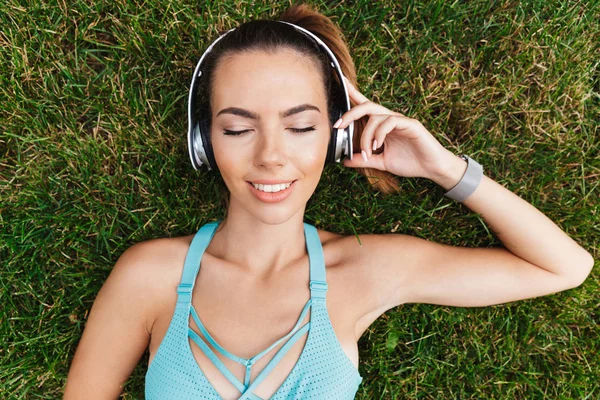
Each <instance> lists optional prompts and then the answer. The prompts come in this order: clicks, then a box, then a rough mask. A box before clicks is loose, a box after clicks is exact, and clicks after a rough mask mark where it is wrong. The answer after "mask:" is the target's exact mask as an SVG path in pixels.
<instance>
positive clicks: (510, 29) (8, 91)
mask: <svg viewBox="0 0 600 400" xmlns="http://www.w3.org/2000/svg"><path fill="white" fill-rule="evenodd" d="M210 3H211V4H210V5H208V4H206V3H205V2H202V1H197V2H176V1H155V0H149V1H145V2H140V1H137V0H136V1H71V2H65V1H30V2H24V1H22V2H17V1H13V0H7V1H6V0H5V1H3V2H2V3H0V264H1V265H0V296H1V297H0V304H1V310H0V337H1V338H2V340H1V343H0V365H1V368H0V398H26V399H35V398H43V399H48V398H59V397H61V395H62V389H63V386H64V384H65V380H66V376H67V373H68V368H69V365H70V362H71V359H72V357H73V354H74V352H75V349H76V346H77V343H78V341H79V339H80V337H81V333H82V331H83V328H84V324H85V320H86V316H87V313H88V311H89V309H90V307H91V305H92V302H93V300H94V298H95V295H96V293H97V292H98V290H99V289H100V287H101V285H102V284H103V282H104V281H105V279H106V277H107V276H108V274H109V273H110V271H111V268H112V266H113V265H114V263H115V261H116V260H117V258H118V257H119V256H120V255H121V254H122V253H123V251H124V250H125V249H127V248H128V247H129V246H131V245H132V244H134V243H137V242H140V241H143V240H147V239H151V238H157V237H167V236H181V235H187V234H190V233H193V232H195V230H197V229H198V228H199V227H200V226H201V225H202V224H203V223H205V222H208V221H210V220H213V219H216V218H221V217H222V216H223V213H224V210H223V208H222V205H221V198H220V188H219V185H218V179H217V178H216V177H215V176H214V175H213V174H209V173H206V172H204V171H194V170H193V169H192V167H191V166H190V164H189V157H188V153H187V143H186V132H187V115H186V112H187V110H186V106H187V94H188V87H189V82H190V78H191V74H192V71H193V68H194V66H195V64H196V62H197V61H198V58H199V57H200V55H201V54H202V51H203V50H204V48H205V47H206V46H207V45H208V44H209V41H210V40H212V39H214V38H215V37H216V36H217V34H218V32H220V31H223V30H224V29H227V28H231V27H234V26H236V25H237V24H239V23H241V22H244V21H247V20H248V19H254V18H275V17H276V16H277V15H278V14H279V13H280V12H281V11H282V10H283V9H285V8H286V7H287V5H288V3H287V2H276V3H268V2H255V1H236V2H210ZM213 3H214V4H213ZM309 3H310V4H313V5H315V6H316V8H317V9H318V10H320V11H321V12H323V13H324V14H326V15H328V16H329V17H331V18H332V20H333V21H334V22H335V23H336V24H338V25H339V26H340V27H341V29H342V30H343V32H345V34H346V35H347V36H346V37H347V41H348V44H349V47H350V51H351V54H352V55H353V58H354V61H355V63H356V66H357V71H358V82H359V88H360V90H361V91H362V92H363V93H364V94H365V95H366V96H367V97H369V98H371V99H373V100H374V101H376V102H379V103H381V104H383V105H384V106H386V107H388V108H390V109H393V110H395V111H398V112H401V113H403V114H405V115H407V116H410V117H413V118H417V119H419V120H420V121H421V122H422V123H423V124H424V125H425V126H426V127H427V128H428V129H429V130H430V131H431V132H432V133H433V134H434V135H435V136H436V137H437V138H438V140H439V141H440V142H441V143H442V144H443V145H444V146H446V147H447V148H449V149H450V150H451V151H453V152H455V153H457V154H458V153H466V154H469V155H471V157H473V158H474V159H476V160H478V161H479V162H480V163H481V164H482V165H483V166H484V170H485V173H486V174H487V175H488V176H489V177H491V178H492V179H494V180H496V181H497V182H499V183H500V184H502V185H503V186H505V187H506V188H508V189H510V190H512V191H513V192H514V193H516V194H517V195H519V196H521V197H522V198H524V199H526V200H527V201H529V202H530V203H532V204H533V205H534V206H536V207H537V208H538V209H540V210H541V211H542V212H544V213H545V214H546V215H548V217H550V218H551V219H552V220H553V221H555V222H556V223H557V224H558V225H559V226H560V227H561V228H562V229H564V230H565V231H566V232H567V233H568V234H569V235H570V236H571V237H573V238H574V239H575V240H576V241H577V242H578V243H580V244H581V245H582V246H583V247H584V248H586V249H587V250H588V251H590V252H591V253H592V255H593V256H594V258H595V259H598V256H599V237H600V235H599V231H600V222H599V219H600V212H599V205H600V202H599V200H598V199H599V197H600V196H599V195H598V193H599V190H598V185H599V176H600V157H599V156H600V155H599V152H600V150H599V148H600V138H599V135H598V123H599V121H600V95H599V92H600V83H599V82H600V74H599V59H600V57H599V56H600V51H599V47H598V46H599V45H598V43H599V42H600V39H599V38H600V26H599V22H598V21H600V10H599V4H598V1H582V2H576V1H523V2H516V1H501V2H497V1H482V0H477V1H468V2H458V1H457V2H446V1H429V2H426V1H390V0H386V1H355V2H341V1H338V2H333V1H327V2H324V1H313V2H309ZM400 184H401V191H400V192H399V193H398V194H394V195H388V196H385V195H382V194H381V193H378V192H375V191H373V190H372V189H370V188H369V186H368V184H367V182H366V179H365V178H364V177H362V176H360V175H358V174H357V173H356V171H354V170H349V169H345V168H343V166H341V165H333V166H328V167H327V168H326V171H325V173H324V175H323V178H322V180H321V183H320V184H319V186H318V188H317V191H316V193H315V195H314V196H313V198H312V199H311V201H310V202H309V204H308V207H307V212H306V220H307V222H310V223H313V224H315V225H317V226H318V227H320V228H323V229H327V230H331V231H333V232H336V233H340V234H354V233H391V232H396V233H405V234H410V235H415V236H418V237H422V238H427V239H429V240H433V241H436V242H441V243H445V244H451V245H458V246H469V247H476V246H484V247H494V246H500V245H501V244H500V243H499V241H498V240H497V239H496V238H495V237H494V235H493V234H492V233H491V232H490V231H489V230H488V229H487V228H486V226H485V225H484V223H483V220H482V219H481V217H480V216H478V215H477V214H474V213H471V212H470V211H469V210H468V209H467V208H466V207H464V206H462V205H460V204H456V203H454V202H452V201H450V200H449V199H447V198H445V197H443V196H442V194H443V191H442V190H441V188H438V187H436V185H435V184H434V183H433V182H431V181H428V180H425V179H406V178H401V179H400ZM599 277H600V274H598V271H597V268H596V269H595V270H593V271H592V274H591V275H590V277H589V278H588V279H587V280H586V281H585V282H584V284H583V285H581V286H579V287H577V288H575V289H572V290H568V291H565V292H561V293H558V294H554V295H550V296H546V297H542V298H537V299H531V300H526V301H520V302H515V303H508V304H504V305H498V306H492V307H486V308H459V307H444V306H435V305H427V304H406V305H403V306H400V307H397V308H395V309H392V310H390V311H388V312H387V313H386V314H384V315H382V316H381V317H380V318H379V319H378V320H377V321H376V322H375V323H374V324H373V325H372V326H371V328H370V329H369V330H368V331H367V332H366V333H365V334H364V336H363V337H362V338H361V340H360V342H359V350H360V359H361V361H360V373H361V374H362V375H363V377H364V381H363V385H361V387H360V389H359V392H358V396H357V398H359V399H372V398H377V399H379V398H381V399H395V398H411V399H417V398H418V399H431V398H439V399H467V398H489V399H535V398H553V399H554V398H576V399H594V398H599V397H600V388H599V383H598V382H599V381H600V372H599V370H600V356H599V354H598V353H599V350H600V348H599V347H600V335H599V331H600V330H599V328H598V321H599V315H598V314H599V311H598V310H599V308H600V305H599V300H598V286H599ZM146 366H147V354H146V355H144V357H143V358H142V360H141V361H140V364H139V366H138V368H137V369H136V370H135V371H134V373H133V375H132V376H131V378H130V379H129V381H128V382H127V384H126V386H125V388H124V394H123V397H124V398H128V399H132V398H141V397H142V396H143V385H144V381H143V375H144V373H145V369H146Z"/></svg>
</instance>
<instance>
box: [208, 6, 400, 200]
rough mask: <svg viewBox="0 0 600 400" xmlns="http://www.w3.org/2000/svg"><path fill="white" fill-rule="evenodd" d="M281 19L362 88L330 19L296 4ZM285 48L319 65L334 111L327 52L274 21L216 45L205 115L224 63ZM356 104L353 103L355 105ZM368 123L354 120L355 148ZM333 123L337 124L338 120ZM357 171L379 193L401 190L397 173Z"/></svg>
mask: <svg viewBox="0 0 600 400" xmlns="http://www.w3.org/2000/svg"><path fill="white" fill-rule="evenodd" d="M279 20H281V21H286V22H290V23H292V24H295V25H298V26H300V27H302V28H304V29H307V30H309V31H310V32H312V33H313V34H315V35H316V36H318V37H319V38H320V39H321V40H322V41H323V42H324V43H325V44H326V45H327V46H328V47H329V48H330V49H331V51H332V52H333V53H334V54H335V56H336V58H337V60H338V62H339V64H340V67H341V69H342V72H343V74H344V76H345V77H346V78H348V80H349V81H350V82H351V83H352V84H353V85H354V86H355V87H357V88H358V85H357V82H356V68H355V66H354V61H353V60H352V57H351V56H350V52H349V50H348V45H347V43H346V40H345V38H344V35H343V34H342V32H341V30H340V29H339V28H338V27H337V26H336V25H335V24H334V23H333V21H331V19H329V17H327V16H325V15H323V14H321V13H319V12H317V11H315V10H314V9H313V8H312V7H311V6H310V5H307V4H296V5H293V6H291V7H289V8H288V9H287V10H285V11H284V12H283V13H282V14H281V15H280V17H279ZM282 48H291V49H293V50H295V51H298V52H300V53H302V54H305V55H306V56H308V57H310V59H312V60H314V62H315V64H316V65H318V66H319V70H320V71H321V75H322V77H323V82H324V84H325V93H326V94H327V104H328V107H329V110H331V104H332V103H331V101H332V99H331V97H332V96H331V93H332V91H331V85H333V84H335V83H334V82H333V80H334V79H335V77H334V76H333V75H334V74H332V73H331V71H330V67H329V60H328V58H327V56H326V55H325V54H324V52H323V51H322V50H320V49H318V48H317V47H316V46H315V45H314V44H313V42H312V41H311V40H309V39H308V38H307V37H306V36H305V35H304V34H302V33H300V32H298V31H297V30H296V29H294V28H293V27H291V26H289V25H287V24H281V23H277V22H276V21H273V20H253V21H248V22H245V23H243V24H241V25H240V26H238V27H237V28H236V29H235V30H234V31H233V32H231V33H229V34H228V35H226V36H225V37H223V39H222V40H220V41H219V42H218V43H217V44H216V45H215V46H214V48H213V51H211V52H210V53H209V54H207V56H206V58H205V60H204V68H203V75H204V76H205V79H204V81H203V83H202V85H203V86H204V88H203V89H202V88H201V89H200V91H201V92H203V93H204V100H201V101H200V104H201V105H200V110H202V111H201V112H202V113H203V115H208V116H209V117H212V112H211V108H210V94H211V93H212V88H213V84H214V71H215V70H216V68H217V67H218V65H219V62H220V61H222V60H223V59H225V58H226V57H229V56H231V55H233V54H236V53H238V52H245V51H252V50H260V51H267V52H270V53H273V52H276V51H277V50H280V49H282ZM355 105H356V104H355V103H354V102H353V101H351V106H355ZM330 115H331V114H330ZM367 120H368V117H363V118H361V119H359V120H357V121H354V141H353V145H354V148H355V149H358V148H360V138H361V135H362V132H363V129H364V127H365V125H366V122H367ZM330 122H331V124H333V123H334V122H335V121H333V120H332V121H330ZM357 169H358V171H359V172H360V173H361V174H363V175H364V176H365V177H366V178H367V180H368V182H369V184H370V185H371V186H373V187H374V188H375V189H376V190H378V191H380V192H382V193H386V194H387V193H393V192H397V191H398V190H399V188H398V181H397V179H396V177H395V176H394V175H393V174H390V173H389V172H386V171H381V170H378V169H374V168H357ZM225 205H226V206H227V205H228V199H226V200H225Z"/></svg>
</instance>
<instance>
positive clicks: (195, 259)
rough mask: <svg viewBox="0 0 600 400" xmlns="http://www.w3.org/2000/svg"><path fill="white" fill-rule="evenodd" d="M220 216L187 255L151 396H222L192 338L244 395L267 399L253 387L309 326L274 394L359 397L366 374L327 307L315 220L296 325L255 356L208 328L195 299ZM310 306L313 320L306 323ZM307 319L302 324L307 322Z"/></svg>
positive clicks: (149, 376)
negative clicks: (236, 369)
mask: <svg viewBox="0 0 600 400" xmlns="http://www.w3.org/2000/svg"><path fill="white" fill-rule="evenodd" d="M218 224H219V221H217V222H212V223H209V224H206V225H204V226H203V227H202V228H200V230H199V231H198V233H197V234H196V235H195V236H194V239H193V240H192V243H191V245H190V248H189V250H188V254H187V256H186V259H185V263H184V268H183V273H182V278H181V283H180V284H179V286H178V287H177V294H178V297H177V306H176V308H175V312H174V315H173V318H172V320H171V323H170V325H169V328H168V330H167V333H166V334H165V337H164V338H163V340H162V342H161V344H160V346H159V348H158V350H157V353H156V355H155V357H154V359H153V361H152V363H151V365H150V367H149V368H148V371H147V372H146V398H147V399H188V398H189V399H192V398H193V399H213V400H214V399H221V397H220V396H219V394H218V393H217V391H216V390H215V389H214V387H213V386H212V384H211V383H210V382H209V381H208V379H207V378H206V376H205V375H204V373H203V372H202V370H201V369H200V367H199V366H198V364H197V362H196V359H195V358H194V355H193V353H192V351H191V348H190V347H189V340H188V338H189V339H191V340H192V341H193V343H195V344H196V345H197V346H198V347H199V348H200V349H201V350H202V352H203V353H204V354H205V355H206V356H207V357H208V359H210V360H211V362H212V363H213V364H214V365H215V367H216V368H218V370H219V371H220V372H221V373H222V374H223V376H224V377H225V378H227V380H228V381H229V382H230V383H231V384H232V385H233V386H234V387H235V388H236V389H237V390H238V391H239V392H240V397H239V398H238V400H244V399H250V400H262V399H261V398H260V397H258V396H257V395H255V394H254V393H253V391H254V390H256V388H257V387H258V385H260V383H261V382H263V381H264V379H265V378H266V377H267V376H268V375H269V373H270V372H271V371H272V370H273V369H274V368H275V367H276V366H277V364H278V363H279V361H280V360H281V359H282V358H283V357H284V355H285V354H286V353H287V352H288V351H289V350H290V349H291V348H292V346H293V345H294V344H295V343H296V342H297V341H298V340H299V339H300V338H301V337H302V336H303V335H304V334H306V333H307V332H308V337H307V340H306V343H305V345H304V348H303V349H302V352H301V354H300V357H299V358H298V361H296V364H295V365H294V367H293V368H292V371H291V372H290V373H289V375H288V376H287V377H286V379H285V380H284V382H283V383H282V384H281V386H280V387H279V388H278V389H277V391H276V392H275V394H274V395H273V396H272V397H271V399H304V398H320V399H322V398H336V399H353V398H354V396H355V394H356V391H357V390H358V387H359V385H360V383H361V382H362V377H361V376H360V374H359V373H358V371H357V370H356V368H355V367H354V364H352V362H351V361H350V360H349V359H348V357H347V356H346V354H345V352H344V350H343V348H342V347H341V345H340V343H339V341H338V340H337V337H336V336H335V332H334V330H333V327H332V326H331V321H330V319H329V314H328V312H327V306H326V296H325V295H326V292H327V282H326V274H325V263H324V257H323V248H322V246H321V241H320V239H319V235H318V233H317V230H316V228H315V227H314V226H312V225H309V224H306V223H305V224H304V235H305V239H306V247H307V251H308V257H309V264H310V271H309V272H310V275H309V276H310V284H309V288H310V298H309V299H308V301H307V302H306V304H305V305H304V308H303V309H302V311H301V312H300V316H299V317H298V321H297V322H296V324H295V325H294V327H293V328H292V329H291V330H290V331H289V332H288V333H287V334H286V335H284V336H283V337H281V338H279V339H278V340H276V341H275V342H274V343H273V344H271V345H270V346H269V347H267V348H266V349H264V350H263V351H261V352H260V353H258V354H256V355H255V356H253V357H250V358H243V357H238V356H236V355H234V354H232V353H230V352H229V351H227V350H226V349H224V348H223V347H222V346H221V345H220V344H219V343H218V342H217V341H216V340H215V339H214V338H213V337H212V336H211V334H210V333H209V332H208V330H207V329H206V327H205V326H204V324H203V323H202V321H201V320H200V317H199V316H198V313H197V312H196V310H195V308H194V306H193V305H192V304H191V300H192V292H193V289H194V283H195V281H196V276H197V274H198V271H199V269H200V261H201V259H202V255H203V254H204V251H205V250H206V248H207V247H208V244H209V243H210V240H211V239H212V237H213V236H214V234H215V232H216V228H217V226H218ZM309 311H310V320H309V321H308V322H307V323H305V324H304V325H302V321H304V319H305V318H306V315H307V313H308V312H309ZM190 315H191V317H192V319H193V321H194V322H195V324H196V325H197V326H198V329H199V330H200V332H201V333H202V335H203V336H204V338H205V339H206V341H208V343H209V344H210V345H211V346H212V348H214V349H215V350H216V351H218V352H219V353H221V354H222V355H223V356H224V357H226V358H228V359H230V360H232V361H234V362H237V363H239V364H241V365H244V366H245V367H246V371H245V375H244V381H243V382H241V381H240V380H239V379H238V378H237V377H236V376H235V375H233V374H232V373H231V371H229V369H228V368H227V367H226V366H225V364H224V363H223V362H222V361H221V359H219V357H217V355H216V354H215V353H214V351H213V350H212V349H211V347H210V346H209V345H208V344H207V343H206V341H205V339H203V338H202V337H201V336H200V335H198V334H197V333H196V332H195V331H194V330H192V329H191V327H190V326H189V318H190ZM301 325H302V326H301ZM282 342H283V343H284V344H283V345H282V346H281V348H280V349H279V350H278V351H277V352H276V354H275V356H274V357H273V358H272V359H271V360H270V361H269V362H268V363H267V365H266V366H265V367H264V368H263V370H262V371H260V373H259V374H258V375H257V376H256V377H255V378H254V380H253V381H252V382H250V375H251V371H252V366H253V365H254V364H256V362H257V361H258V360H260V359H261V358H262V357H263V356H264V355H266V354H267V353H269V352H270V351H271V350H273V349H274V348H275V347H277V346H278V345H280V344H281V343H282Z"/></svg>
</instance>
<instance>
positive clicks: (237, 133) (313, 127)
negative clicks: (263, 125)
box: [223, 125, 315, 136]
mask: <svg viewBox="0 0 600 400" xmlns="http://www.w3.org/2000/svg"><path fill="white" fill-rule="evenodd" d="M290 130H291V131H292V132H294V133H304V132H311V131H314V130H315V125H313V126H309V127H308V128H290ZM250 131H251V129H245V130H243V131H231V130H228V129H225V131H224V132H223V134H224V135H232V136H236V135H241V134H244V133H246V132H250Z"/></svg>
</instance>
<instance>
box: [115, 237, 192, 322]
mask: <svg viewBox="0 0 600 400" xmlns="http://www.w3.org/2000/svg"><path fill="white" fill-rule="evenodd" d="M193 237H194V235H187V236H180V237H173V238H158V239H150V240H146V241H143V242H139V243H136V244H134V245H132V246H131V247H129V248H128V249H127V250H125V251H124V252H123V254H122V255H121V256H120V257H119V259H118V260H117V262H116V264H115V266H114V268H113V270H112V271H111V273H110V276H109V279H108V280H107V284H111V285H112V286H114V287H115V289H116V290H120V291H124V292H127V293H131V294H132V295H133V296H134V298H133V299H132V301H134V302H135V303H137V304H138V305H139V306H140V308H141V309H139V311H142V312H143V313H144V315H145V320H146V325H147V328H146V329H147V330H148V332H150V331H151V328H152V325H153V323H154V321H155V320H156V318H157V316H158V315H160V313H161V312H162V308H163V306H164V305H165V304H166V303H169V302H172V297H173V292H174V288H175V287H176V286H177V285H178V284H179V281H180V280H181V273H182V271H183V264H184V261H185V257H186V255H187V251H188V249H189V246H190V243H191V241H192V239H193Z"/></svg>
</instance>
